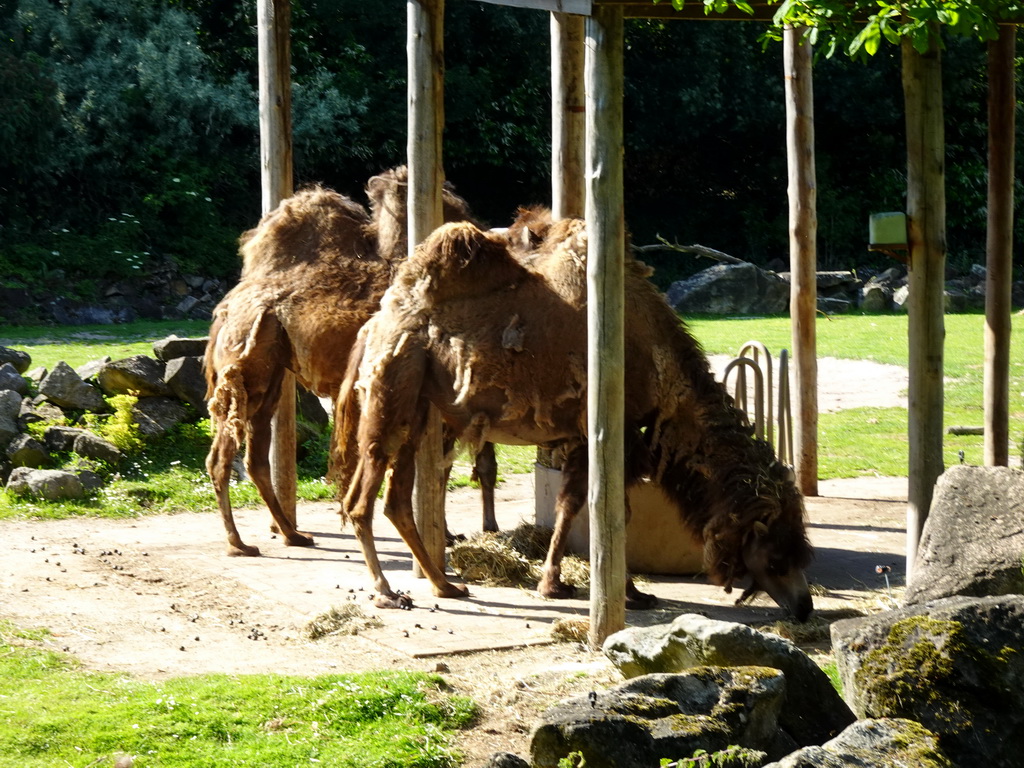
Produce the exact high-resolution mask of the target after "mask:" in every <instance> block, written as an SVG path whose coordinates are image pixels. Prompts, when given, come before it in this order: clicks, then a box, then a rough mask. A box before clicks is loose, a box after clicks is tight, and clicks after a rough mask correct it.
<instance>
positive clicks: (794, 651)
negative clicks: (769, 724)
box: [604, 614, 856, 746]
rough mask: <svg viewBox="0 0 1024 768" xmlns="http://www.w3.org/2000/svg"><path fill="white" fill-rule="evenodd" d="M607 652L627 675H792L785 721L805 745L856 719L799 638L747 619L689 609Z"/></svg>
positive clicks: (619, 637)
mask: <svg viewBox="0 0 1024 768" xmlns="http://www.w3.org/2000/svg"><path fill="white" fill-rule="evenodd" d="M604 653H605V655H606V656H607V657H608V658H609V659H611V661H612V663H613V664H615V666H616V667H618V669H619V671H620V672H622V674H623V675H624V676H625V677H634V676H636V675H642V674H648V673H651V672H679V671H682V670H684V669H690V668H691V667H697V666H722V667H735V666H747V665H753V666H761V667H772V668H774V669H778V670H779V671H781V672H782V673H783V674H784V675H785V676H786V682H787V687H788V690H789V691H790V692H791V695H790V696H789V697H788V700H787V702H786V704H785V706H784V707H783V708H782V711H781V712H780V713H779V725H780V726H781V727H782V728H783V730H785V731H786V733H788V734H789V735H790V736H791V737H792V738H793V740H794V741H795V742H796V743H797V744H798V745H800V746H806V745H808V744H821V743H823V742H825V741H827V740H828V739H831V738H832V737H834V736H835V735H836V734H838V733H839V732H840V731H842V730H843V729H844V728H846V727H847V726H848V725H850V724H851V723H853V722H854V721H855V720H856V717H854V714H853V712H851V711H850V708H849V707H848V706H847V705H846V703H845V702H844V701H843V700H842V698H841V697H840V696H839V694H838V693H836V691H835V689H834V688H833V687H832V683H831V682H830V681H829V679H828V676H827V675H826V674H825V673H824V672H822V671H821V669H820V668H819V667H818V665H817V664H815V663H814V662H813V661H811V659H810V658H809V657H808V656H807V655H806V654H805V653H804V652H803V651H801V650H800V649H799V648H797V647H796V646H795V645H793V643H791V642H790V641H788V640H785V639H783V638H781V637H776V636H774V635H766V634H764V633H762V632H758V631H757V630H755V629H752V628H750V627H748V626H746V625H743V624H735V623H732V622H728V621H718V620H715V619H708V618H705V617H703V616H698V615H696V614H683V615H681V616H678V617H676V619H675V620H674V621H673V622H672V623H671V624H660V625H655V626H651V627H630V628H628V629H625V630H622V631H621V632H616V633H615V634H613V635H611V636H610V637H609V638H608V639H607V640H605V643H604Z"/></svg>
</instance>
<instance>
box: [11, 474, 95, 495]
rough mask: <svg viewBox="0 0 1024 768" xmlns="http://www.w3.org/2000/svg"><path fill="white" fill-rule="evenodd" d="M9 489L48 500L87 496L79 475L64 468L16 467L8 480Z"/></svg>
mask: <svg viewBox="0 0 1024 768" xmlns="http://www.w3.org/2000/svg"><path fill="white" fill-rule="evenodd" d="M7 490H8V491H9V492H11V493H14V494H16V495H18V496H34V497H36V498H38V499H45V500H46V501H60V500H61V499H81V498H83V497H84V496H85V489H84V488H83V487H82V481H81V480H79V478H78V476H77V475H76V474H75V473H74V472H68V471H66V470H63V469H32V468H31V467H16V468H15V469H13V470H12V471H11V476H10V477H9V478H8V480H7Z"/></svg>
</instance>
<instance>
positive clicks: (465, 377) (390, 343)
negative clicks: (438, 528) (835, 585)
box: [337, 220, 812, 620]
mask: <svg viewBox="0 0 1024 768" xmlns="http://www.w3.org/2000/svg"><path fill="white" fill-rule="evenodd" d="M514 229H515V228H513V231H514ZM512 237H513V239H515V236H514V234H513V235H512ZM535 240H539V241H541V246H540V249H539V250H538V251H537V253H536V254H535V255H534V257H533V258H532V259H523V258H522V256H521V255H520V256H517V255H516V254H514V253H512V252H511V251H512V249H510V246H509V242H508V239H506V237H502V236H497V235H495V234H491V233H486V232H482V231H480V230H479V229H477V228H476V227H474V226H473V225H471V224H450V225H446V226H444V227H442V228H440V229H439V230H437V231H436V232H434V233H433V234H432V235H431V236H430V237H429V238H428V239H427V241H426V242H425V243H424V244H423V245H422V246H421V247H420V249H418V250H417V252H416V254H415V256H414V257H412V258H410V259H409V260H408V261H407V262H406V263H404V264H403V265H402V266H401V267H400V268H399V269H398V271H397V273H396V275H395V279H394V281H393V282H392V286H391V287H390V288H389V290H388V292H387V294H386V295H385V297H384V299H383V301H382V307H381V311H380V312H379V313H378V314H377V315H375V316H374V318H373V319H372V320H370V322H369V323H367V325H366V326H365V327H364V329H363V331H362V332H361V333H360V337H359V341H358V342H357V345H356V347H355V349H354V350H353V353H352V355H351V357H350V359H349V369H348V373H347V375H346V379H345V382H344V384H343V386H342V391H341V394H340V395H339V398H340V399H339V407H338V409H337V414H338V417H339V419H341V420H342V421H344V420H345V419H347V418H348V414H349V411H350V410H351V412H352V413H359V412H360V411H361V419H360V420H359V422H358V461H357V463H356V464H355V466H354V469H353V477H352V479H351V482H350V484H349V486H348V488H349V491H348V494H347V496H346V498H345V501H344V507H343V512H344V513H345V514H347V515H348V516H349V518H350V519H351V520H352V522H353V527H354V529H355V532H356V535H357V537H358V539H359V542H360V546H361V547H362V550H363V553H364V556H365V558H366V562H367V565H368V567H369V570H370V573H371V576H372V578H373V579H374V586H375V588H376V590H377V592H378V593H379V594H380V595H381V596H382V597H381V599H379V601H378V604H379V605H381V606H382V607H384V606H390V605H395V604H401V602H402V600H401V597H400V596H397V595H396V594H395V593H394V592H393V591H392V590H391V588H390V585H389V584H388V582H387V579H386V578H385V576H384V574H383V573H382V571H381V568H380V564H379V562H378V560H377V557H376V554H375V549H374V542H373V533H372V515H373V506H374V500H375V498H376V495H377V491H378V489H379V487H380V485H381V482H382V478H383V476H384V473H385V471H386V470H389V471H390V473H391V477H390V481H389V483H388V488H387V491H386V498H385V514H386V515H387V516H388V517H389V518H390V519H391V520H392V522H393V523H394V524H395V526H396V528H397V529H398V531H399V532H400V533H401V535H402V537H403V538H404V539H405V541H406V543H407V544H408V546H409V548H410V550H411V551H412V553H413V556H414V557H415V558H416V559H417V561H418V562H419V564H420V567H421V568H422V569H423V572H424V573H425V574H426V575H427V576H428V578H430V580H431V583H432V585H433V589H434V593H435V594H436V595H438V596H445V597H460V596H464V595H466V594H468V591H467V590H466V588H465V587H464V586H461V585H457V584H453V583H451V582H449V581H448V580H447V578H446V577H445V575H444V573H443V571H442V570H441V569H440V568H438V567H437V566H436V565H434V564H433V563H432V562H430V559H429V558H428V557H427V556H426V553H425V551H424V549H423V544H422V542H421V540H420V538H419V535H418V533H417V531H416V528H415V526H414V525H413V522H412V515H411V506H410V491H411V479H412V469H411V468H412V463H413V459H414V455H415V451H416V445H417V441H418V439H419V437H420V435H421V433H422V428H423V421H424V413H425V411H426V408H425V406H426V405H427V404H428V403H432V404H433V405H434V406H436V407H437V408H438V409H439V411H440V412H441V414H442V417H443V418H444V420H445V422H446V423H447V424H448V425H449V427H450V428H451V430H452V431H453V432H454V433H455V434H457V435H458V436H459V437H460V438H461V439H462V440H463V441H467V442H470V443H479V442H481V441H484V440H492V441H494V442H500V443H519V444H534V445H541V446H547V447H552V448H554V447H560V448H563V449H564V450H565V453H566V456H567V458H566V463H565V466H564V467H563V484H562V488H561V490H560V492H559V495H558V499H557V501H556V512H557V519H556V527H555V532H554V535H553V537H552V541H551V545H550V548H549V551H548V554H547V558H546V560H545V563H544V567H543V577H542V579H541V581H540V584H539V585H538V591H539V592H540V594H541V595H543V596H546V597H552V598H561V597H568V596H570V595H571V594H572V592H573V591H572V589H571V588H570V587H568V586H566V585H565V584H564V583H563V582H562V580H561V572H560V564H561V559H562V555H563V552H564V548H565V542H566V537H567V534H568V531H569V527H570V526H571V523H572V520H573V518H574V516H575V515H576V514H577V512H578V510H579V509H580V508H581V507H582V506H583V504H584V502H585V500H586V485H587V481H586V474H587V467H586V464H587V449H586V440H587V435H586V427H587V425H586V386H587V370H586V368H587V366H586V334H587V329H586V312H585V298H586V288H585V267H584V263H585V256H586V231H585V228H584V225H583V222H581V221H579V220H566V221H560V222H556V223H554V224H551V225H549V226H548V227H547V231H546V232H544V231H541V233H540V234H539V235H538V237H537V238H535ZM649 274H650V271H649V270H648V268H647V267H646V266H645V265H643V264H642V263H641V262H638V261H636V260H633V259H627V263H626V285H625V294H626V347H625V348H626V353H627V359H626V361H625V363H626V364H625V382H626V414H625V416H626V440H627V445H626V467H625V472H626V478H625V479H626V486H627V488H629V487H631V486H632V485H634V484H636V483H638V482H640V480H641V479H642V478H644V477H647V478H650V479H651V480H652V481H654V482H656V483H658V484H659V485H660V486H661V487H662V488H663V490H664V491H665V493H666V495H667V497H668V498H669V499H670V500H671V502H672V503H673V505H674V506H676V507H677V508H678V510H679V514H680V515H681V516H682V519H683V520H684V522H685V523H686V525H687V526H688V527H689V528H691V529H692V530H693V531H694V532H695V533H696V534H697V535H699V536H700V537H701V538H702V540H703V541H704V560H705V568H706V571H707V573H708V576H709V578H710V579H711V580H712V581H713V582H714V583H716V584H719V585H721V586H723V587H724V588H725V589H726V591H731V588H732V586H733V584H734V583H738V582H740V581H741V580H743V579H749V585H748V588H747V589H746V590H745V591H744V593H743V596H742V597H741V598H740V600H745V599H748V598H749V597H751V596H752V595H753V594H755V593H756V592H758V591H765V592H767V593H768V594H769V595H770V596H771V597H772V598H773V599H774V600H775V601H776V602H777V603H778V604H779V605H780V606H782V607H784V608H787V609H788V610H789V611H790V612H791V613H792V614H793V615H794V616H795V617H796V618H797V619H799V620H804V619H806V618H807V616H808V615H809V614H810V612H811V610H812V601H811V596H810V591H809V589H808V586H807V581H806V578H805V577H804V573H803V569H804V568H805V567H806V565H807V564H808V562H809V561H810V559H811V556H812V551H811V547H810V544H809V542H808V539H807V534H806V530H805V520H804V509H803V501H802V498H801V496H800V494H799V492H798V491H797V490H796V488H795V486H794V484H793V481H792V476H791V473H790V472H789V470H788V469H786V468H785V467H783V466H782V465H780V464H779V462H778V461H777V460H776V457H775V455H774V454H773V452H772V450H771V448H770V446H768V445H767V444H766V443H764V442H763V441H759V440H755V439H754V437H753V430H752V429H751V427H750V425H749V424H748V422H747V419H746V415H745V414H743V413H742V412H741V411H739V410H738V409H736V408H735V407H734V405H733V402H732V399H731V398H730V397H729V395H728V394H727V392H726V390H725V389H724V387H723V386H722V385H721V384H719V383H718V382H717V381H715V379H714V376H713V375H712V373H711V371H710V368H709V365H708V361H707V358H706V357H705V356H704V354H703V352H702V351H701V349H700V347H699V345H698V344H697V342H696V341H695V340H694V338H693V337H692V336H691V335H690V334H689V333H688V332H687V330H686V329H685V327H684V326H683V324H682V323H681V322H680V321H679V319H678V317H677V316H676V315H675V313H674V312H673V311H672V310H671V308H670V307H669V306H668V305H667V304H666V303H665V301H664V299H663V298H662V296H661V295H660V294H659V293H658V291H657V289H656V288H655V287H654V285H653V284H652V283H651V282H650V281H649V280H647V279H646V278H647V277H648V275H649ZM349 423H354V422H349ZM338 449H339V450H344V449H345V447H344V446H339V448H338ZM627 598H628V599H629V600H630V603H631V604H634V605H637V607H639V606H641V605H645V604H649V596H646V595H643V594H642V593H639V592H638V591H637V590H636V589H635V587H632V586H630V585H627Z"/></svg>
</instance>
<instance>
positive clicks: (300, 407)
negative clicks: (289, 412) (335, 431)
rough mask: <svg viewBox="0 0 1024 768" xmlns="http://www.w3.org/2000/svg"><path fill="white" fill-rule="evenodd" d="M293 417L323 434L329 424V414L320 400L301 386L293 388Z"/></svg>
mask: <svg viewBox="0 0 1024 768" xmlns="http://www.w3.org/2000/svg"><path fill="white" fill-rule="evenodd" d="M295 415H296V416H297V417H298V418H299V419H301V420H302V421H305V422H307V423H309V424H312V425H313V426H315V427H316V428H317V429H318V430H319V431H320V432H323V431H324V430H325V429H327V427H328V426H329V425H330V423H331V417H330V414H328V413H327V411H326V410H325V409H324V404H323V403H322V402H320V398H319V397H317V396H316V395H314V394H313V393H312V392H310V391H309V390H308V389H306V388H305V387H302V386H298V385H296V387H295Z"/></svg>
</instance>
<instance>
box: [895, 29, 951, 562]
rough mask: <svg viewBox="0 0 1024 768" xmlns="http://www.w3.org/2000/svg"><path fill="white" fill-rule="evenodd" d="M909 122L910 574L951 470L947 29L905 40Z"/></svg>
mask: <svg viewBox="0 0 1024 768" xmlns="http://www.w3.org/2000/svg"><path fill="white" fill-rule="evenodd" d="M902 56H903V98H904V101H905V103H906V124H907V225H908V226H907V230H908V232H907V234H908V240H909V243H908V244H909V247H910V251H909V255H910V258H909V262H910V265H909V266H910V272H909V288H910V299H909V302H908V307H909V308H908V330H907V335H908V344H909V353H910V354H909V368H910V370H909V374H910V377H909V378H910V381H909V383H910V387H909V398H908V400H909V413H908V422H909V423H908V436H909V462H908V472H909V478H908V505H907V578H908V579H909V578H910V574H911V572H912V570H913V567H914V559H915V558H916V556H917V545H918V542H919V541H920V538H921V531H922V529H923V528H924V522H925V520H926V519H927V518H928V510H929V507H930V506H931V500H932V491H933V489H934V487H935V481H936V480H937V479H938V478H939V475H941V474H942V472H943V468H944V467H943V460H942V435H943V429H942V421H943V403H944V401H943V392H942V373H943V337H944V335H945V326H944V317H943V314H944V311H945V271H946V189H945V186H946V161H945V130H944V127H943V109H942V57H941V53H940V48H939V31H938V29H937V28H936V25H933V26H932V29H931V45H930V47H929V49H928V50H927V51H926V52H925V53H919V52H918V51H917V50H915V48H914V46H913V44H912V43H911V42H910V40H909V39H908V38H904V39H903V42H902Z"/></svg>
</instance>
